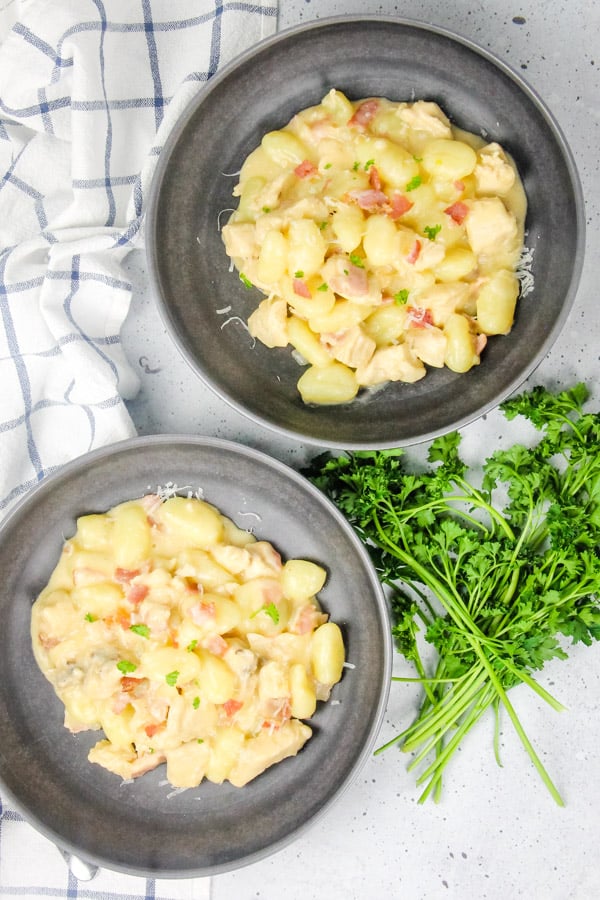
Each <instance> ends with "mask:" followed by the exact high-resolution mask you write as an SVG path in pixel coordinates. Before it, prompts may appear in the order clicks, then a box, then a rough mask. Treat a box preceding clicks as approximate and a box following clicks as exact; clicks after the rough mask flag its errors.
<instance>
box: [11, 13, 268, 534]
mask: <svg viewBox="0 0 600 900" xmlns="http://www.w3.org/2000/svg"><path fill="white" fill-rule="evenodd" d="M276 24H277V2H276V0H261V2H257V3H255V2H243V0H236V2H226V0H127V2H123V0H12V2H11V0H0V41H1V44H0V172H2V173H4V174H3V177H2V179H1V181H0V518H2V517H3V516H4V515H5V514H6V512H7V511H8V510H9V508H10V507H11V506H12V505H13V504H14V502H15V501H16V500H17V499H18V498H19V497H21V496H23V494H25V493H26V492H27V491H28V490H29V489H30V488H31V487H33V486H34V485H35V484H37V482H39V481H40V480H41V479H42V478H43V477H44V476H45V475H47V474H48V473H50V472H52V471H54V470H55V469H57V468H59V467H60V466H61V465H62V464H64V463H65V462H66V461H67V460H70V459H72V458H73V457H76V456H79V455H80V454H82V453H84V452H86V451H88V450H92V449H94V448H96V447H100V446H102V445H105V444H108V443H111V442H113V441H116V440H120V439H122V438H125V437H129V436H131V435H132V434H133V433H134V428H133V425H132V422H131V420H130V417H129V415H128V412H127V410H126V407H125V404H124V402H123V400H124V399H127V398H130V397H132V396H134V395H135V393H136V391H137V389H138V386H139V385H138V380H137V376H136V375H135V373H134V371H133V369H132V368H131V367H130V365H129V364H128V362H127V359H126V357H125V354H124V352H123V348H122V346H121V341H120V328H121V325H122V323H123V321H124V319H125V317H126V315H127V311H128V308H129V303H130V298H131V289H130V285H129V283H128V282H127V279H126V278H125V277H124V276H123V271H122V262H123V258H124V257H125V255H126V254H127V253H128V252H129V251H130V250H131V249H132V247H134V246H135V247H139V246H140V243H141V235H140V226H141V223H142V220H143V212H144V205H145V199H146V193H147V190H148V186H149V182H150V180H151V177H152V173H153V171H154V167H155V165H156V160H157V157H158V155H159V153H160V150H161V146H162V144H163V142H164V139H165V136H166V134H167V133H168V131H169V129H170V128H171V126H172V124H173V122H174V120H175V119H176V118H177V116H178V114H179V112H180V111H181V109H182V108H183V106H184V105H185V104H186V103H187V102H188V101H189V99H190V98H191V97H192V96H193V95H194V93H196V92H197V91H198V90H200V89H201V88H202V85H203V84H204V83H205V82H206V81H207V80H208V79H209V78H210V77H211V75H213V74H214V72H215V71H216V70H217V69H218V68H219V66H221V65H222V64H223V63H225V62H227V61H229V60H230V59H232V58H233V57H234V56H236V55H237V54H238V53H240V52H241V51H242V50H244V49H246V48H247V47H248V46H250V45H252V44H254V43H256V42H257V41H258V40H260V39H261V38H263V37H265V36H267V35H268V34H270V33H272V32H274V31H275V29H276Z"/></svg>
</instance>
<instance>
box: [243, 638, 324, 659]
mask: <svg viewBox="0 0 600 900" xmlns="http://www.w3.org/2000/svg"><path fill="white" fill-rule="evenodd" d="M311 637H312V636H311V634H310V633H309V632H307V633H306V634H290V633H288V632H285V631H284V632H283V633H282V634H278V635H276V636H275V637H266V636H265V635H263V634H257V633H255V632H248V635H247V638H248V643H249V644H250V647H251V648H252V650H253V651H254V653H256V654H257V655H258V656H262V657H264V658H265V659H274V660H276V661H277V662H281V663H283V664H284V665H290V664H291V663H302V664H303V665H304V666H308V665H310V642H311Z"/></svg>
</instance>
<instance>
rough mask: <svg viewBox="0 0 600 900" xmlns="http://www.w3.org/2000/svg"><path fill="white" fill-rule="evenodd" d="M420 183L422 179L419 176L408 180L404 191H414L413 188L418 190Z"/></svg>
mask: <svg viewBox="0 0 600 900" xmlns="http://www.w3.org/2000/svg"><path fill="white" fill-rule="evenodd" d="M422 181H423V179H422V178H421V176H420V175H415V176H414V178H411V179H410V181H409V182H408V184H407V185H406V187H405V188H404V190H405V191H414V190H415V188H418V187H419V186H420V185H421V182H422Z"/></svg>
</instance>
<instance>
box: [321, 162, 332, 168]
mask: <svg viewBox="0 0 600 900" xmlns="http://www.w3.org/2000/svg"><path fill="white" fill-rule="evenodd" d="M332 165H333V163H325V165H324V166H323V168H324V169H330V168H331V166H332Z"/></svg>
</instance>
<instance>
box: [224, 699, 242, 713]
mask: <svg viewBox="0 0 600 900" xmlns="http://www.w3.org/2000/svg"><path fill="white" fill-rule="evenodd" d="M243 705H244V704H243V703H240V701H239V700H233V699H232V700H226V701H225V703H224V704H223V709H224V710H225V712H226V713H227V715H228V716H234V715H235V714H236V712H237V711H238V709H241V708H242V706H243Z"/></svg>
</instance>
